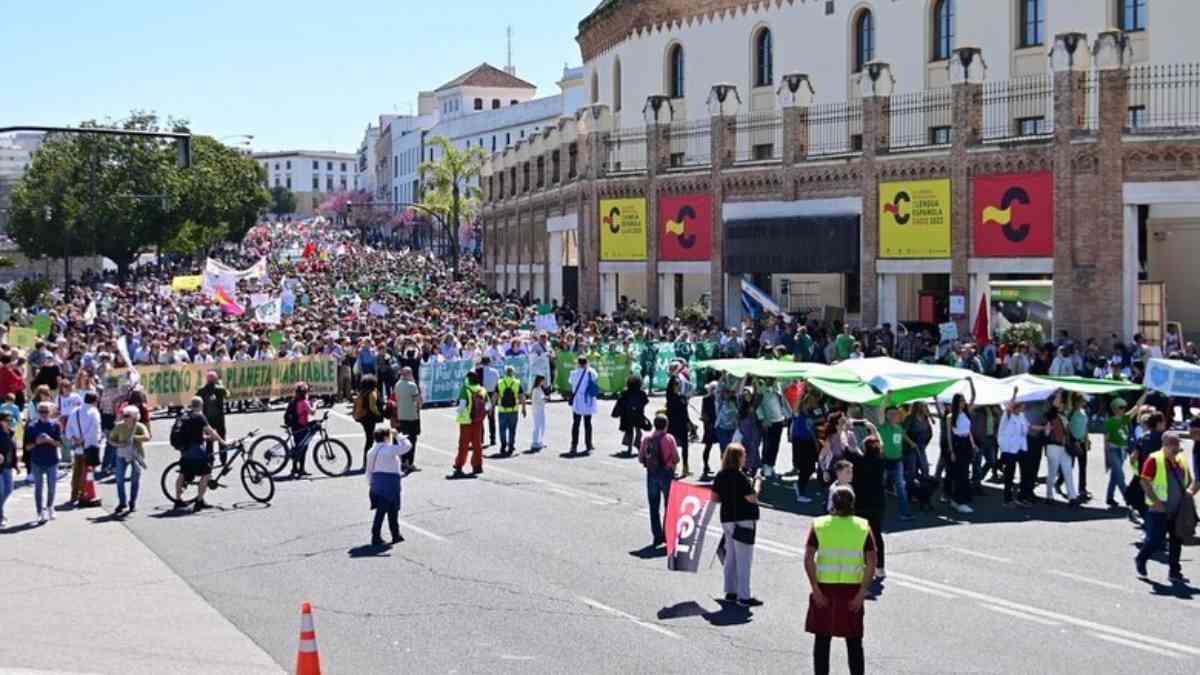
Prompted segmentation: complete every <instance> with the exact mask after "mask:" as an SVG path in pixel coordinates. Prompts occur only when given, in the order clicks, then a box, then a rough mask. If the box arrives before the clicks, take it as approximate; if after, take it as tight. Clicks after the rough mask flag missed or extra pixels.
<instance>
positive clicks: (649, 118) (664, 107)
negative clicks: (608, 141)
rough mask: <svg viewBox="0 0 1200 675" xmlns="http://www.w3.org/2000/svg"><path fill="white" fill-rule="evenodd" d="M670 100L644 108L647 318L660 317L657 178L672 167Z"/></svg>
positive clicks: (648, 101)
mask: <svg viewBox="0 0 1200 675" xmlns="http://www.w3.org/2000/svg"><path fill="white" fill-rule="evenodd" d="M672 116H673V110H672V108H671V99H669V98H668V97H666V96H658V95H655V96H650V97H647V98H646V105H645V106H644V107H643V108H642V118H643V119H644V120H645V122H646V315H647V316H648V317H649V318H650V319H651V320H653V319H657V318H658V317H659V316H662V314H660V308H659V294H658V231H659V228H660V227H661V224H660V223H659V222H658V189H657V185H658V176H659V174H661V173H663V172H665V171H666V170H667V168H668V167H670V165H671V118H672Z"/></svg>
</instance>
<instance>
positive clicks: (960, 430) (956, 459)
mask: <svg viewBox="0 0 1200 675" xmlns="http://www.w3.org/2000/svg"><path fill="white" fill-rule="evenodd" d="M967 382H971V380H970V379H968V380H967ZM973 405H975V384H974V383H973V382H971V402H970V403H968V402H967V399H966V397H964V396H963V395H962V394H955V395H954V398H953V399H952V400H951V401H950V415H949V416H948V417H947V421H948V422H949V425H950V463H949V465H948V467H947V469H948V471H947V474H948V475H949V476H950V477H951V478H952V480H953V492H952V496H951V498H950V508H952V509H954V510H956V511H958V512H959V513H964V514H966V513H973V512H974V509H972V508H971V502H972V501H974V499H975V492H974V486H972V485H971V461H972V459H973V458H974V456H975V437H974V436H972V435H971V407H972V406H973ZM947 491H948V492H949V490H947Z"/></svg>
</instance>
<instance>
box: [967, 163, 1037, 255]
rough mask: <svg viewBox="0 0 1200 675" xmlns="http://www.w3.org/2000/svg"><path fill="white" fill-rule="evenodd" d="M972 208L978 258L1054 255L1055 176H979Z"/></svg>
mask: <svg viewBox="0 0 1200 675" xmlns="http://www.w3.org/2000/svg"><path fill="white" fill-rule="evenodd" d="M974 187H975V202H974V206H973V208H972V210H971V211H972V215H971V218H972V224H973V226H974V235H975V236H974V240H975V255H976V256H980V257H985V256H986V257H1003V258H1018V257H1038V258H1045V257H1050V256H1053V255H1054V174H1052V173H1050V172H1042V173H1026V174H1009V175H998V176H978V177H976V178H975V186H974Z"/></svg>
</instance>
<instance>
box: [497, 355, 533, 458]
mask: <svg viewBox="0 0 1200 675" xmlns="http://www.w3.org/2000/svg"><path fill="white" fill-rule="evenodd" d="M496 394H497V399H498V400H499V405H498V406H497V407H498V408H499V410H498V412H499V413H500V456H501V457H512V454H513V452H514V451H516V443H517V410H518V409H520V411H521V417H525V416H526V415H527V414H528V411H527V410H526V408H525V392H523V391H521V381H520V380H518V379H517V377H516V369H514V368H513V367H512V366H506V367H505V368H504V377H502V378H500V381H499V382H497V383H496Z"/></svg>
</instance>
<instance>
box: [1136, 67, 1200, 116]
mask: <svg viewBox="0 0 1200 675" xmlns="http://www.w3.org/2000/svg"><path fill="white" fill-rule="evenodd" d="M1126 126H1127V127H1128V130H1129V131H1130V132H1132V133H1172V132H1178V131H1183V130H1189V129H1190V130H1194V129H1197V128H1200V64H1196V63H1176V64H1170V65H1142V66H1134V67H1133V68H1131V69H1130V70H1129V114H1128V118H1127V120H1126Z"/></svg>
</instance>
